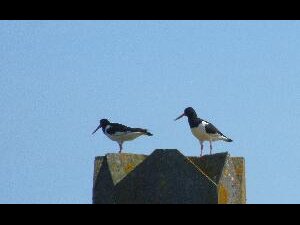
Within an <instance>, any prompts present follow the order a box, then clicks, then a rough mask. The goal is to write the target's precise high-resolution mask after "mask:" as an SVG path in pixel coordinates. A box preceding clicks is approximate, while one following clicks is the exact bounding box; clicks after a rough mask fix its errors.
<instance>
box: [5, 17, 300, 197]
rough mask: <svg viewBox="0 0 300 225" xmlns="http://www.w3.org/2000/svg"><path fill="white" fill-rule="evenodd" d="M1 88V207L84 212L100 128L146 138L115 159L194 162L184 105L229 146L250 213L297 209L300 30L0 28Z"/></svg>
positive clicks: (194, 144) (242, 25)
mask: <svg viewBox="0 0 300 225" xmlns="http://www.w3.org/2000/svg"><path fill="white" fill-rule="evenodd" d="M0 84H1V89H0V115H1V120H0V135H1V138H0V150H1V157H0V183H1V185H0V202H1V203H91V202H92V175H93V162H94V157H95V156H98V155H104V154H106V153H108V152H117V150H118V145H117V144H116V143H115V142H112V141H110V140H109V139H108V138H107V137H105V136H104V135H103V134H102V132H97V133H96V135H94V136H92V135H91V132H92V131H93V130H94V129H95V128H96V127H97V125H98V122H99V119H101V118H108V119H110V120H111V121H113V122H119V123H124V124H126V125H129V126H133V127H144V128H148V129H150V131H151V132H152V133H153V134H154V136H153V137H141V138H139V139H136V140H135V141H133V142H127V143H125V144H124V152H131V153H142V154H150V153H151V152H152V151H153V150H154V149H156V148H177V149H179V150H180V151H181V152H182V153H183V154H185V155H199V152H200V146H199V143H198V141H197V140H196V139H195V138H194V137H193V136H192V135H191V132H190V130H189V126H188V123H187V120H186V118H185V119H182V120H179V121H176V122H174V121H173V119H174V118H175V117H177V116H178V115H179V114H180V113H182V112H183V110H184V108H185V107H187V106H192V107H194V108H195V109H196V111H197V112H198V115H199V116H200V117H201V118H203V119H206V120H209V121H210V122H212V123H213V124H215V126H216V127H218V128H219V129H220V130H221V131H222V132H223V133H224V134H226V135H227V136H229V137H231V138H232V139H234V142H233V143H225V142H218V143H214V151H215V152H224V151H229V153H230V154H231V155H232V156H243V157H245V159H246V170H247V171H246V173H247V200H248V203H300V194H299V190H300V179H299V178H300V177H299V176H300V175H299V174H300V166H299V159H300V145H299V125H300V123H299V122H300V113H299V112H300V110H299V109H300V107H299V105H300V91H299V87H300V21H1V22H0ZM208 149H209V146H208V144H207V143H206V145H205V152H206V153H208V152H209V150H208Z"/></svg>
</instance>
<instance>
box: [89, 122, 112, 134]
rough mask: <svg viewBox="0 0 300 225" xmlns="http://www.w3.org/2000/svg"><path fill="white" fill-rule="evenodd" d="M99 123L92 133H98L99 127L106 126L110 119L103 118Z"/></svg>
mask: <svg viewBox="0 0 300 225" xmlns="http://www.w3.org/2000/svg"><path fill="white" fill-rule="evenodd" d="M99 123H100V124H99V126H98V127H97V128H96V129H95V130H94V131H93V133H92V134H94V133H96V131H97V130H98V129H99V128H105V127H106V126H107V125H108V124H109V121H108V119H101V120H100V122H99Z"/></svg>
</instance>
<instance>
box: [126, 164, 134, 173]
mask: <svg viewBox="0 0 300 225" xmlns="http://www.w3.org/2000/svg"><path fill="white" fill-rule="evenodd" d="M133 169H134V166H133V165H132V164H131V163H128V164H127V165H126V166H125V168H124V170H125V172H126V173H129V172H130V171H131V170H133Z"/></svg>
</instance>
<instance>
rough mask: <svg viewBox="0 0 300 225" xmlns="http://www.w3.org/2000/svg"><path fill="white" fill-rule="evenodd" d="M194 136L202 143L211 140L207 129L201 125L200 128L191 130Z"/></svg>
mask: <svg viewBox="0 0 300 225" xmlns="http://www.w3.org/2000/svg"><path fill="white" fill-rule="evenodd" d="M191 131H192V133H193V135H194V136H195V137H196V138H197V139H199V140H200V141H208V140H210V137H209V135H208V134H207V133H206V132H205V128H204V127H203V126H202V125H201V124H200V125H199V126H198V127H193V128H191Z"/></svg>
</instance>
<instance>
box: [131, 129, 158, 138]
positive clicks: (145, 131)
mask: <svg viewBox="0 0 300 225" xmlns="http://www.w3.org/2000/svg"><path fill="white" fill-rule="evenodd" d="M131 131H133V132H142V133H143V134H145V135H147V136H153V134H151V133H150V132H149V131H148V130H147V129H141V128H131Z"/></svg>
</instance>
